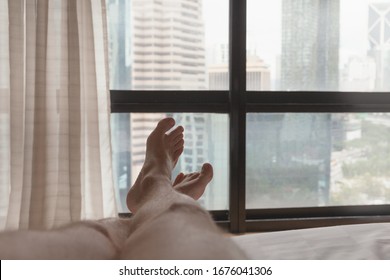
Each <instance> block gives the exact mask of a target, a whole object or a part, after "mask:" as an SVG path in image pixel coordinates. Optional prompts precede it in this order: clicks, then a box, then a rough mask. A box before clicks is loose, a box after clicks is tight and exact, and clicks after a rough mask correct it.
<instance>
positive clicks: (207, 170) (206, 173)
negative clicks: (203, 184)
mask: <svg viewBox="0 0 390 280" xmlns="http://www.w3.org/2000/svg"><path fill="white" fill-rule="evenodd" d="M200 177H202V178H204V179H207V180H211V179H212V178H213V166H212V165H211V164H210V163H205V164H203V166H202V170H201V171H200Z"/></svg>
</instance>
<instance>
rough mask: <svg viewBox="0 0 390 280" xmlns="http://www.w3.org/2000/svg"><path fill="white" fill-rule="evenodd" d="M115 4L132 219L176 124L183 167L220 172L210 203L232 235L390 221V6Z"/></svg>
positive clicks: (196, 0) (116, 135)
mask: <svg viewBox="0 0 390 280" xmlns="http://www.w3.org/2000/svg"><path fill="white" fill-rule="evenodd" d="M106 1H107V6H108V12H107V14H108V23H109V39H110V40H109V41H110V62H111V63H110V68H111V71H110V72H111V79H110V81H111V106H112V139H113V150H114V151H113V159H114V164H115V171H114V172H115V183H116V185H117V188H118V194H119V195H118V197H119V201H121V203H120V204H121V207H122V208H121V209H119V211H120V212H121V211H125V210H126V207H125V205H124V203H123V202H124V197H125V195H126V193H127V191H128V188H129V186H130V185H131V183H132V181H134V180H135V178H134V176H135V175H136V174H137V170H138V169H139V167H140V166H142V162H143V152H144V151H143V149H144V147H143V143H145V140H146V137H147V135H148V133H149V131H150V130H151V129H152V128H153V126H154V124H155V123H156V122H157V121H158V120H159V119H161V118H162V117H163V116H166V115H173V116H174V117H175V118H176V119H177V120H178V122H179V123H180V124H183V125H184V126H185V128H186V131H187V134H186V135H185V137H186V139H185V140H186V149H185V152H184V154H183V156H182V159H181V162H180V164H179V165H178V168H180V169H181V170H182V171H184V172H193V171H194V170H195V169H198V168H199V166H200V165H201V164H202V163H203V162H205V161H209V162H211V163H212V164H213V165H214V167H215V171H216V172H215V179H214V181H213V185H212V186H210V187H209V188H208V193H206V195H205V196H204V199H203V200H202V201H201V203H202V204H203V205H204V206H205V207H206V208H207V209H208V210H210V211H211V213H212V215H214V217H215V219H216V220H218V221H219V222H220V223H221V225H222V226H225V227H226V228H228V229H229V230H231V231H232V232H243V231H255V230H259V229H261V230H276V229H278V230H280V229H288V228H299V227H307V226H316V225H332V224H336V223H352V222H358V221H360V222H361V221H368V219H373V216H375V217H376V218H375V219H376V220H378V219H379V220H380V219H382V218H383V219H384V218H385V215H386V213H388V212H389V211H390V171H389V170H390V168H388V167H390V161H389V160H388V158H390V157H389V152H390V149H389V147H390V146H389V145H390V141H389V140H390V137H389V136H390V135H389V134H388V133H389V131H390V130H389V127H390V125H389V124H390V115H389V112H390V96H389V95H388V92H389V91H390V84H389V82H388V81H389V79H387V78H386V77H387V76H389V75H390V72H389V69H390V64H389V63H388V61H390V60H389V59H388V58H389V57H390V52H389V50H390V35H389V34H390V24H389V23H388V18H390V0H389V1H382V2H381V3H377V2H378V1H374V0H365V1H353V0H335V1H333V0H332V1H331V0H311V1H303V0H277V1H270V0H246V1H242V0H240V1H238V0H213V1H205V0H203V1H202V0H192V1H184V0H170V1H152V0H133V1H120V0H106ZM229 10H230V12H229ZM216 11H218V13H217V15H216ZM351 11H353V12H351ZM216 16H218V20H216ZM388 37H389V38H388ZM137 168H138V169H137ZM175 172H178V171H175ZM381 217H382V218H381Z"/></svg>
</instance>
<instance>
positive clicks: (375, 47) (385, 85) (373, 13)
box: [368, 2, 390, 91]
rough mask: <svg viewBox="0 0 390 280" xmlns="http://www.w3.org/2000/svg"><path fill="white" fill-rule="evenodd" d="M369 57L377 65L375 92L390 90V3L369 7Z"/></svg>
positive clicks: (378, 3)
mask: <svg viewBox="0 0 390 280" xmlns="http://www.w3.org/2000/svg"><path fill="white" fill-rule="evenodd" d="M368 10H369V12H368V39H369V42H370V50H369V56H371V57H372V58H373V59H374V61H375V64H376V80H375V91H388V90H390V80H389V78H388V77H389V75H390V21H389V19H390V3H389V2H376V3H371V4H369V7H368Z"/></svg>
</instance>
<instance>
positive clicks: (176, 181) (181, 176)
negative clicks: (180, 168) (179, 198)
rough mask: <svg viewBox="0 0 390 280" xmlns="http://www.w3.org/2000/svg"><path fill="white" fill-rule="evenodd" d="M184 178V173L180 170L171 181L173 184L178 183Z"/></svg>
mask: <svg viewBox="0 0 390 280" xmlns="http://www.w3.org/2000/svg"><path fill="white" fill-rule="evenodd" d="M184 178H185V176H184V174H183V173H181V172H180V173H179V175H177V176H176V179H175V181H174V182H173V186H175V185H177V184H180V183H181V182H182V181H183V179H184Z"/></svg>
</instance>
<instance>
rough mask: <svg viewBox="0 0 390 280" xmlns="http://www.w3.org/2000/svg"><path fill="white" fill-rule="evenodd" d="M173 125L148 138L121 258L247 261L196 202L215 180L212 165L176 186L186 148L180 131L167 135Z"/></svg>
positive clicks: (161, 124)
mask: <svg viewBox="0 0 390 280" xmlns="http://www.w3.org/2000/svg"><path fill="white" fill-rule="evenodd" d="M173 126H174V121H173V120H172V119H164V120H162V121H160V122H159V124H158V125H157V127H156V129H155V130H154V131H153V132H152V134H151V135H150V136H149V138H148V141H147V150H146V158H145V164H144V166H143V168H142V171H141V174H140V176H139V178H138V179H137V181H138V183H137V184H135V185H134V186H133V188H132V190H131V191H130V192H129V194H128V199H127V202H128V207H129V209H131V210H132V211H133V213H135V214H134V217H133V226H134V227H133V228H134V231H133V232H132V233H131V235H130V236H129V238H128V240H127V241H126V244H125V246H124V248H123V250H122V254H121V258H124V259H243V258H245V255H244V254H243V253H242V252H241V251H240V250H239V249H238V247H237V246H236V245H235V244H234V243H233V242H232V241H231V240H230V239H228V238H227V237H226V238H225V237H223V236H222V234H221V232H220V230H219V228H218V227H217V226H216V225H215V223H214V222H213V221H212V219H211V218H210V216H209V214H208V213H207V211H205V210H204V209H202V208H201V207H200V206H199V205H198V203H197V202H196V200H195V199H198V198H199V197H200V195H201V194H202V193H203V191H204V189H205V187H206V185H207V183H208V182H209V181H210V180H211V178H212V167H211V165H208V164H206V165H204V167H203V169H202V171H201V172H200V173H199V174H192V175H191V174H190V175H188V176H186V175H180V176H179V177H178V178H177V180H176V182H175V183H176V184H175V186H173V185H172V182H171V172H172V169H173V167H174V166H175V163H176V162H177V159H178V157H179V155H180V153H181V152H182V150H183V148H182V147H183V141H181V139H180V136H177V135H180V134H181V133H178V132H177V131H176V130H173V132H174V131H176V132H177V133H175V132H174V134H175V135H176V134H177V135H176V136H172V135H171V134H168V135H167V134H166V132H167V131H169V130H170V129H171V128H172V127H173ZM180 130H181V129H178V131H180ZM181 132H182V131H181Z"/></svg>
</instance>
